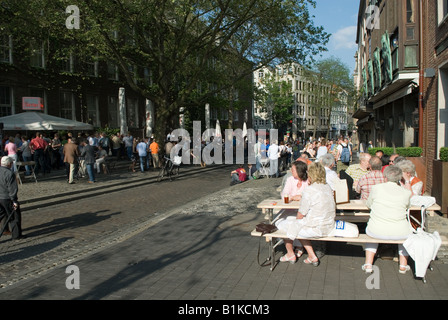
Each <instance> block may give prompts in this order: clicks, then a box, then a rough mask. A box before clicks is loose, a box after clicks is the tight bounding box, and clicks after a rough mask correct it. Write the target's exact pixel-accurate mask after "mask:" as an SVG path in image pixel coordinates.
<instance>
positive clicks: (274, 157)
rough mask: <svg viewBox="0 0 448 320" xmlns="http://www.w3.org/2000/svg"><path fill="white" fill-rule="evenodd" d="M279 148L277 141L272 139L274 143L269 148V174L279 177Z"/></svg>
mask: <svg viewBox="0 0 448 320" xmlns="http://www.w3.org/2000/svg"><path fill="white" fill-rule="evenodd" d="M279 151H280V150H279V148H278V145H277V141H275V140H274V141H272V144H271V145H270V146H269V149H268V158H269V174H270V175H271V176H274V175H275V177H276V178H278V156H279Z"/></svg>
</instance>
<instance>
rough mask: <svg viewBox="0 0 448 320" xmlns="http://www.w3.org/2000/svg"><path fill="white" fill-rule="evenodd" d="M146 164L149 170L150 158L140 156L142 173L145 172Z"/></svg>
mask: <svg viewBox="0 0 448 320" xmlns="http://www.w3.org/2000/svg"><path fill="white" fill-rule="evenodd" d="M145 162H146V169H147V170H149V157H148V156H143V157H142V156H140V170H141V171H142V172H144V171H145V166H144V163H145Z"/></svg>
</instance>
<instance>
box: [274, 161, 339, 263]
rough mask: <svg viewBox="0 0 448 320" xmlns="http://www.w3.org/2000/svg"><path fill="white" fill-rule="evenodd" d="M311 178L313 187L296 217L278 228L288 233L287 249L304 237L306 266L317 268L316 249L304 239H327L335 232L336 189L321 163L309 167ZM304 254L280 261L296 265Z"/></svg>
mask: <svg viewBox="0 0 448 320" xmlns="http://www.w3.org/2000/svg"><path fill="white" fill-rule="evenodd" d="M308 177H309V180H310V183H311V185H309V186H307V187H306V188H305V189H304V190H303V193H302V200H301V201H300V209H299V210H298V212H297V216H296V217H292V219H288V220H287V221H285V222H284V223H282V224H279V225H277V228H278V229H279V230H284V231H286V234H287V236H288V238H289V239H286V240H285V244H286V245H287V246H290V247H292V243H293V240H294V239H296V238H302V240H300V242H301V243H302V245H303V247H304V248H305V250H306V251H307V253H308V258H307V259H306V260H304V263H305V264H312V265H313V266H315V267H317V266H318V265H319V259H318V257H317V256H316V254H315V252H314V250H313V247H312V245H311V241H310V240H303V238H305V239H307V238H321V237H326V236H328V235H329V234H330V233H331V232H332V231H333V229H334V227H335V221H334V218H335V215H336V204H335V202H334V196H333V190H332V189H331V187H330V186H329V185H328V184H327V182H326V178H325V177H326V173H325V168H324V166H323V165H322V164H321V163H320V162H313V163H312V164H310V166H309V167H308ZM288 251H290V250H288ZM301 254H302V252H301V251H299V253H298V254H297V255H288V254H286V255H284V256H283V257H282V258H281V259H280V261H281V262H290V263H294V262H296V259H297V258H298V257H300V256H301Z"/></svg>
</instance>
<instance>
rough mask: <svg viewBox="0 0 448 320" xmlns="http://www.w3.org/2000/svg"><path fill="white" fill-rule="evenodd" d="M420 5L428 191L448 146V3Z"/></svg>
mask: <svg viewBox="0 0 448 320" xmlns="http://www.w3.org/2000/svg"><path fill="white" fill-rule="evenodd" d="M422 2H423V8H422V9H423V30H424V31H423V32H424V43H423V50H424V66H423V69H424V77H423V109H424V113H423V115H424V116H423V125H424V128H425V130H424V132H423V152H424V154H423V155H424V157H426V168H427V189H428V191H431V189H432V186H433V178H434V177H433V174H432V173H433V160H434V159H438V158H439V150H440V148H441V147H444V146H447V145H448V108H447V103H448V0H428V1H422Z"/></svg>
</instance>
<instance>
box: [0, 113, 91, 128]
mask: <svg viewBox="0 0 448 320" xmlns="http://www.w3.org/2000/svg"><path fill="white" fill-rule="evenodd" d="M0 123H3V130H11V131H13V130H14V131H17V130H22V131H25V130H27V131H52V130H80V131H81V130H93V126H92V125H91V124H88V123H84V122H79V121H75V120H70V119H64V118H59V117H55V116H51V115H48V114H45V113H42V112H30V111H28V112H22V113H17V114H13V115H11V116H6V117H1V118H0Z"/></svg>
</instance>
